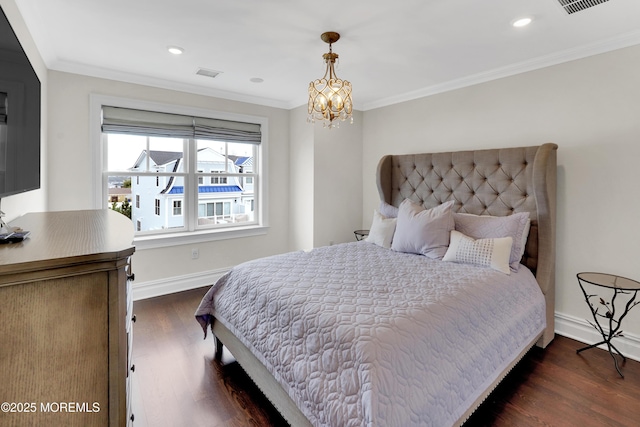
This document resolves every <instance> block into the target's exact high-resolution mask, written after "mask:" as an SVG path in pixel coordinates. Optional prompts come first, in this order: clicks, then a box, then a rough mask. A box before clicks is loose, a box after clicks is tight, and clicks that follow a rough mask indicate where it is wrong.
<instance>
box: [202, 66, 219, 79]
mask: <svg viewBox="0 0 640 427" xmlns="http://www.w3.org/2000/svg"><path fill="white" fill-rule="evenodd" d="M221 72H222V71H216V70H207V69H206V68H200V69H198V71H196V74H198V75H200V76H205V77H211V78H212V79H213V78H214V77H216V76H217V75H218V74H220V73H221Z"/></svg>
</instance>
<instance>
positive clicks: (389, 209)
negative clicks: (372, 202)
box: [379, 200, 398, 218]
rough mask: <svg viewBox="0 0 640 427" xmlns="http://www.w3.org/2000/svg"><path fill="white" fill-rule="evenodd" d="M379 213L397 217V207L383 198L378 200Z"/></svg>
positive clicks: (388, 216)
mask: <svg viewBox="0 0 640 427" xmlns="http://www.w3.org/2000/svg"><path fill="white" fill-rule="evenodd" d="M379 209H380V213H381V214H382V215H384V216H386V217H387V218H397V217H398V208H397V207H395V206H393V205H390V204H389V203H387V202H385V201H384V200H380V208H379Z"/></svg>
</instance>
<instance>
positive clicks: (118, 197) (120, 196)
mask: <svg viewBox="0 0 640 427" xmlns="http://www.w3.org/2000/svg"><path fill="white" fill-rule="evenodd" d="M125 200H128V201H129V203H131V188H128V187H109V203H117V204H120V203H122V202H124V201H125Z"/></svg>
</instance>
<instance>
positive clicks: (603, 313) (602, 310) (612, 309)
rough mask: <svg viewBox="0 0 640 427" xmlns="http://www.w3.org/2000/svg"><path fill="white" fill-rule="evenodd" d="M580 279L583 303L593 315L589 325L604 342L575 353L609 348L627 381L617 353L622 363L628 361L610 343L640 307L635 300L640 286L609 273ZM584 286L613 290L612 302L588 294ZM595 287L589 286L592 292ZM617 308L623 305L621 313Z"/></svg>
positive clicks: (579, 274) (639, 283)
mask: <svg viewBox="0 0 640 427" xmlns="http://www.w3.org/2000/svg"><path fill="white" fill-rule="evenodd" d="M577 276H578V284H579V285H580V289H582V293H583V294H584V299H585V301H587V305H588V306H589V309H590V310H591V314H592V315H593V322H590V321H589V323H590V324H591V326H593V327H594V328H595V329H596V330H597V331H598V332H600V335H602V341H600V342H598V343H596V344H592V345H589V346H587V347H583V348H581V349H578V350H576V353H580V352H581V351H583V350H588V349H590V348H593V347H597V346H599V345H601V344H606V345H607V349H608V350H609V354H610V355H611V357H612V358H613V362H614V363H615V365H616V370H617V371H618V374H620V376H621V377H623V378H624V375H622V372H621V371H620V366H618V359H616V356H615V354H614V352H615V353H617V354H618V355H620V357H622V360H623V361H626V360H627V358H626V357H624V355H623V354H622V353H621V352H620V351H619V350H618V349H617V348H616V347H615V346H614V345H613V344H612V343H611V340H612V339H613V338H615V337H621V336H622V329H621V327H622V320H624V318H625V317H626V316H627V314H629V311H630V310H631V309H632V308H633V307H635V306H636V305H638V304H640V301H638V300H636V297H637V296H638V291H640V282H636V281H635V280H631V279H627V278H626V277H621V276H616V275H614V274H606V273H578V275H577ZM585 284H587V285H593V286H598V287H601V288H608V289H612V290H613V295H612V296H611V300H610V301H607V300H606V299H604V298H603V297H601V296H598V295H596V294H590V293H587V290H586V289H585ZM593 286H587V289H593ZM616 304H618V305H620V304H623V305H624V307H623V309H622V311H620V310H621V308H616Z"/></svg>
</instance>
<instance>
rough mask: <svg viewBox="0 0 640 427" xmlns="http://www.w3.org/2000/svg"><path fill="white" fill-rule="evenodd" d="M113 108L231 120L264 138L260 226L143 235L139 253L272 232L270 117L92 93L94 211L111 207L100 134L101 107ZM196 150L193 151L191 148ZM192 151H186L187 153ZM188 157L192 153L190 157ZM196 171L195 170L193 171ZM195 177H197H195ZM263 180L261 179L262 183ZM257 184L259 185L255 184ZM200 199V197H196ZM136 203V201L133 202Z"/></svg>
mask: <svg viewBox="0 0 640 427" xmlns="http://www.w3.org/2000/svg"><path fill="white" fill-rule="evenodd" d="M103 105H110V106H115V107H123V108H131V109H138V110H149V111H157V112H161V113H171V114H183V115H191V116H198V117H206V118H215V119H221V120H231V121H239V122H247V123H256V124H259V125H260V127H261V134H262V142H261V144H259V145H258V147H257V148H256V150H255V156H254V160H253V161H254V164H255V165H256V169H257V170H258V173H259V174H260V176H255V179H254V188H257V189H258V193H257V194H258V195H259V196H258V197H256V196H255V194H256V193H255V192H254V196H253V197H254V200H255V199H257V202H256V203H255V212H254V215H255V216H256V218H261V219H262V221H261V223H258V224H254V225H249V226H239V227H228V228H227V227H225V228H215V229H203V230H195V231H190V232H178V233H165V234H162V233H160V234H155V235H152V236H151V235H141V236H137V237H136V238H135V240H134V243H135V245H136V247H138V248H140V249H150V248H159V247H169V246H174V245H182V244H190V243H197V242H204V241H213V240H223V239H232V238H236V237H247V236H256V235H261V234H265V233H266V232H267V230H268V228H269V209H268V200H269V194H268V185H267V182H268V179H267V178H268V174H269V167H268V164H267V161H266V160H267V159H268V158H269V151H268V150H269V120H268V118H267V117H262V116H253V115H248V114H238V113H229V112H224V111H218V110H209V109H203V108H198V107H189V106H182V105H172V104H163V103H158V102H153V101H144V100H138V99H130V98H122V97H117V96H109V95H101V94H95V93H92V94H90V95H89V126H90V128H89V140H90V142H91V156H92V164H93V167H94V170H95V171H100V172H99V174H100V177H101V178H99V177H98V174H97V173H94V174H93V176H92V180H93V189H94V191H93V193H94V201H93V205H94V209H103V208H106V207H108V206H107V205H106V204H105V203H106V202H105V200H106V199H105V198H104V197H103V196H104V194H103V189H104V186H105V185H106V183H105V182H103V180H104V179H106V178H104V175H103V173H102V171H103V163H104V157H105V155H106V154H105V151H106V147H105V146H104V145H105V144H103V143H102V130H101V126H100V124H101V118H102V106H103ZM191 148H193V147H191ZM188 149H190V148H189V147H187V150H188ZM187 154H189V153H187ZM189 158H190V159H192V163H193V164H191V165H189V170H195V169H196V168H195V160H193V159H195V156H190V157H189ZM191 168H193V169H191ZM194 176H195V175H194ZM259 178H262V179H259ZM256 181H257V183H255V182H256ZM192 187H193V188H194V192H196V191H197V188H198V187H197V186H192ZM188 197H189V195H188V194H185V195H184V202H183V207H182V208H183V214H184V207H185V204H187V205H188V203H189V200H187V198H188ZM196 197H197V193H196ZM132 202H133V201H132ZM191 215H192V216H194V217H195V219H194V223H195V221H197V209H196V210H195V211H193V212H191Z"/></svg>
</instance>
